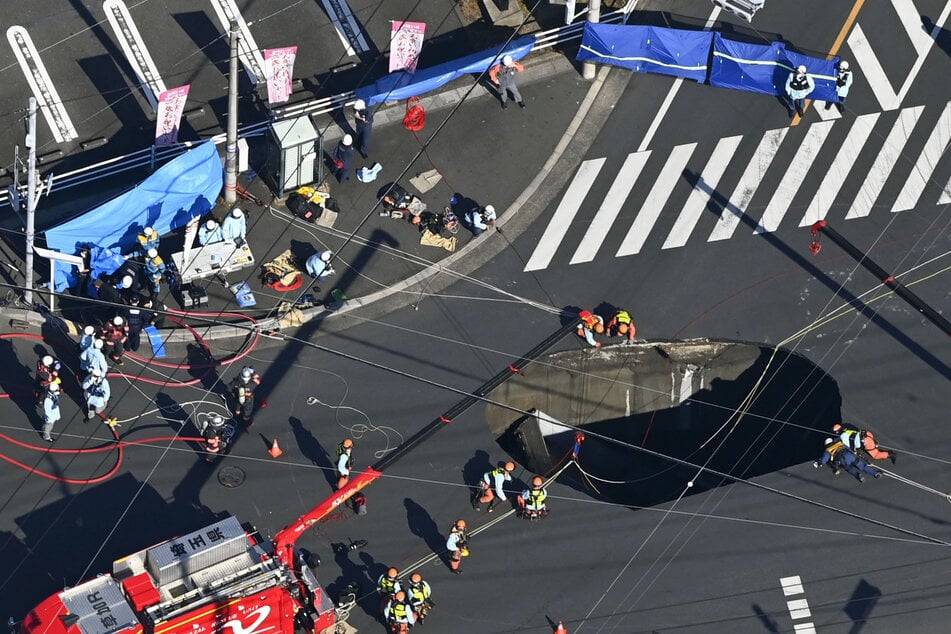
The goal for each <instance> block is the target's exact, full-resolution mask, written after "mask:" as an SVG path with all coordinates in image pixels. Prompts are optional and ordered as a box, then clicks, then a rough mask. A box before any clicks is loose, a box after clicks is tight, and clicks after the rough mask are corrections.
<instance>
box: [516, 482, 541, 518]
mask: <svg viewBox="0 0 951 634" xmlns="http://www.w3.org/2000/svg"><path fill="white" fill-rule="evenodd" d="M544 484H545V481H544V480H542V478H541V476H535V477H534V478H532V488H530V489H525V490H524V491H522V494H521V495H520V496H519V497H518V506H519V508H520V509H522V517H527V518H533V517H545V516H546V515H548V508H547V507H546V506H545V498H547V497H548V491H546V490H545V488H544Z"/></svg>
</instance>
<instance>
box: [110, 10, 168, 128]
mask: <svg viewBox="0 0 951 634" xmlns="http://www.w3.org/2000/svg"><path fill="white" fill-rule="evenodd" d="M102 10H103V11H105V12H106V19H107V20H108V21H109V24H110V26H112V31H113V33H115V36H116V39H117V40H118V41H119V46H120V47H121V48H122V52H123V53H125V58H126V61H127V62H129V66H131V67H132V71H133V72H134V73H135V76H136V78H137V79H138V80H139V84H140V85H141V86H142V94H143V95H145V98H146V99H147V100H148V102H149V105H150V106H152V110H154V111H155V112H158V100H159V95H161V94H162V93H163V92H165V82H164V81H163V80H162V76H161V74H159V72H158V68H157V67H156V66H155V61H154V60H153V59H152V55H150V54H149V49H148V48H146V46H145V42H144V41H143V40H142V34H141V33H140V32H139V27H137V26H136V25H135V22H133V20H132V15H131V14H129V8H128V7H126V5H125V3H124V2H123V1H122V0H106V1H105V2H103V3H102Z"/></svg>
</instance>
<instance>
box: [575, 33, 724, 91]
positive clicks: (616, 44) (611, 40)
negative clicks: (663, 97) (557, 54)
mask: <svg viewBox="0 0 951 634" xmlns="http://www.w3.org/2000/svg"><path fill="white" fill-rule="evenodd" d="M712 45H713V33H711V32H710V31H685V30H682V29H664V28H658V27H653V26H635V25H631V26H626V25H619V24H591V23H590V22H588V23H586V24H585V25H584V35H583V36H582V39H581V49H580V50H579V51H578V58H577V59H578V61H582V62H587V61H590V62H599V63H603V64H611V65H614V66H621V67H623V68H630V69H631V70H632V71H634V72H636V73H661V74H664V75H674V76H675V77H685V78H687V79H693V80H694V81H698V82H703V81H704V80H705V79H706V77H707V60H708V59H709V58H710V48H711V47H712Z"/></svg>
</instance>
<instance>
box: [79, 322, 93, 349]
mask: <svg viewBox="0 0 951 634" xmlns="http://www.w3.org/2000/svg"><path fill="white" fill-rule="evenodd" d="M95 340H96V327H95V326H86V327H85V328H83V334H82V336H80V337H79V354H82V353H83V352H85V351H86V348H88V347H90V346H91V345H92V342H93V341H95Z"/></svg>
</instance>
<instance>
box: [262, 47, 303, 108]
mask: <svg viewBox="0 0 951 634" xmlns="http://www.w3.org/2000/svg"><path fill="white" fill-rule="evenodd" d="M295 59H297V47H296V46H287V47H284V48H268V49H265V50H264V67H265V70H264V72H265V73H266V74H267V102H268V103H284V102H286V101H288V100H289V99H290V98H291V90H292V87H291V84H292V83H293V81H294V79H293V78H294V60H295Z"/></svg>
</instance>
